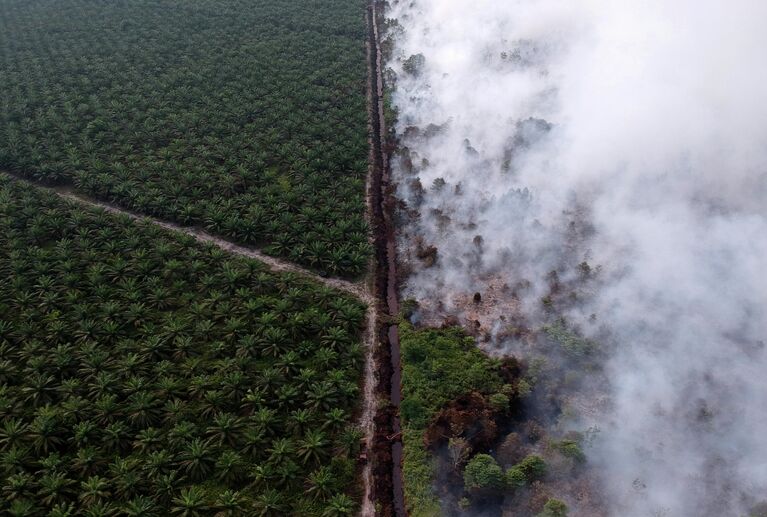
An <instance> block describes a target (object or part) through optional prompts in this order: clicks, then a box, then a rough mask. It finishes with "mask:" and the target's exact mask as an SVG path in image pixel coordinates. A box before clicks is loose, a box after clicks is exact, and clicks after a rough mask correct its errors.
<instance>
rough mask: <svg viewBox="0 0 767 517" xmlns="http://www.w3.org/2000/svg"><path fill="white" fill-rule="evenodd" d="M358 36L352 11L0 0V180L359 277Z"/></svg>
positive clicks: (352, 6) (359, 4)
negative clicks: (17, 180) (53, 190)
mask: <svg viewBox="0 0 767 517" xmlns="http://www.w3.org/2000/svg"><path fill="white" fill-rule="evenodd" d="M364 31H365V23H364V1H363V0H328V1H324V2H319V1H301V2H295V1H292V0H261V1H258V2H254V1H252V0H231V1H222V0H131V1H110V2H104V1H100V0H37V1H34V2H30V1H27V0H2V1H0V77H2V83H3V88H2V94H1V95H0V169H5V170H8V171H11V172H14V173H16V174H21V175H24V176H26V177H28V178H30V179H34V180H37V181H42V182H46V183H51V184H62V183H66V184H73V185H74V186H75V187H76V188H77V189H78V190H79V191H80V192H82V193H85V194H89V195H92V196H94V197H97V198H99V199H102V200H107V201H110V202H113V203H116V204H118V205H120V206H123V207H126V208H129V209H132V210H135V211H138V212H141V213H144V214H148V215H151V216H156V217H160V218H163V219H168V220H173V221H176V222H179V223H183V224H188V225H195V226H200V227H204V228H205V229H206V230H208V231H209V232H211V233H214V234H217V235H221V236H224V237H227V238H230V239H232V240H235V241H237V242H240V243H244V244H255V245H259V246H264V247H265V251H266V252H268V253H270V254H273V255H278V256H283V257H286V258H289V259H290V260H292V261H294V262H297V263H300V264H303V265H306V266H309V267H312V268H313V269H315V270H317V271H319V272H326V273H328V274H334V275H344V276H357V275H359V274H361V273H362V272H363V271H364V270H365V268H366V265H367V261H368V257H369V254H370V251H369V244H368V237H367V228H366V223H365V220H364V181H365V174H366V172H367V152H368V149H367V113H366V107H365V102H366V101H365V84H366V83H365V80H366V79H365V78H366V68H365V47H364V40H365V32H364Z"/></svg>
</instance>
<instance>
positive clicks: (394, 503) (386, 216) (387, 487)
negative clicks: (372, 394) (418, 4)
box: [368, 0, 407, 517]
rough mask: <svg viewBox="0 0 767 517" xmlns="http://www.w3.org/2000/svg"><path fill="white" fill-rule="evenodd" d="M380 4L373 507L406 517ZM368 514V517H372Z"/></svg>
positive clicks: (374, 160) (372, 17)
mask: <svg viewBox="0 0 767 517" xmlns="http://www.w3.org/2000/svg"><path fill="white" fill-rule="evenodd" d="M379 5H380V4H379V2H378V1H377V0H370V3H369V5H368V61H369V63H368V71H369V81H370V84H369V107H370V126H371V160H370V162H371V167H372V171H371V175H370V178H371V180H370V184H369V186H368V188H369V191H368V204H369V207H368V210H369V217H370V223H371V226H372V228H373V235H374V242H373V244H374V250H375V260H376V266H375V269H374V271H375V274H374V285H373V289H374V294H375V298H376V302H377V303H378V306H379V314H380V315H385V319H382V320H380V321H379V324H377V325H376V329H377V334H378V335H377V337H378V345H377V347H376V348H375V364H376V367H377V369H378V379H377V380H378V383H377V385H376V391H377V393H378V394H379V396H380V397H381V399H383V400H388V404H386V405H385V406H384V407H381V408H379V409H378V412H377V414H376V416H375V429H374V434H373V443H372V448H371V453H372V462H371V463H372V466H371V468H372V481H373V483H372V493H371V497H372V501H374V502H375V504H376V506H377V508H376V511H375V514H376V515H380V516H383V517H390V516H394V517H404V516H406V515H407V511H406V508H405V497H404V484H403V477H402V429H401V425H400V417H399V407H400V402H401V400H402V393H401V389H402V388H401V384H402V375H401V365H400V348H399V331H398V328H397V324H396V321H397V318H398V317H399V297H398V293H397V255H396V251H397V248H396V234H395V228H394V222H393V217H392V214H393V212H394V197H393V185H392V183H391V176H390V168H389V150H388V146H387V131H386V119H385V116H384V84H383V72H382V67H383V62H382V55H381V47H380V37H379V30H378V28H379V23H380V18H379V16H381V13H380V12H379ZM372 514H373V513H370V514H369V515H372Z"/></svg>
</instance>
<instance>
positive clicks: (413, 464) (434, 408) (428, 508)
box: [399, 322, 503, 517]
mask: <svg viewBox="0 0 767 517" xmlns="http://www.w3.org/2000/svg"><path fill="white" fill-rule="evenodd" d="M399 332H400V343H401V347H402V395H403V400H402V406H401V415H402V425H403V430H404V431H403V441H404V451H405V452H404V466H403V475H404V478H405V498H406V502H407V505H408V511H409V514H410V515H411V516H414V517H427V516H437V515H440V504H439V500H438V499H437V497H436V495H435V494H434V491H433V488H432V480H433V466H432V458H431V455H430V453H429V451H428V450H427V449H426V447H425V446H424V440H423V435H424V431H425V429H426V427H427V425H428V423H429V421H430V420H431V419H432V417H434V415H435V414H437V413H438V412H439V410H441V409H442V408H443V407H444V406H445V405H446V404H447V403H448V402H450V401H451V400H453V399H455V398H456V397H458V396H460V395H463V394H466V393H469V392H472V391H477V392H480V393H482V394H485V395H489V394H492V393H496V392H498V391H499V389H500V388H501V387H502V385H503V380H502V378H501V377H500V375H499V373H498V368H499V363H498V361H496V360H494V359H491V358H489V357H488V356H486V355H485V354H484V353H482V352H481V351H480V350H479V349H478V348H477V346H476V344H475V341H474V339H473V338H471V337H469V336H467V335H466V334H465V332H464V331H463V330H462V329H460V328H455V327H454V328H445V329H415V328H414V327H413V326H412V325H410V324H409V323H407V322H403V323H401V324H400V327H399Z"/></svg>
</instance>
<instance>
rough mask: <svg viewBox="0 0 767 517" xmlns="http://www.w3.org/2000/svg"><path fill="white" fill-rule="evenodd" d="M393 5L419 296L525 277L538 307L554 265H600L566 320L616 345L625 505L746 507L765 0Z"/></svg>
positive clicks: (752, 447)
mask: <svg viewBox="0 0 767 517" xmlns="http://www.w3.org/2000/svg"><path fill="white" fill-rule="evenodd" d="M388 16H389V17H390V18H392V19H396V20H397V23H398V24H399V27H394V28H393V29H392V30H391V31H390V33H391V34H392V35H393V41H394V50H393V56H392V59H391V60H390V63H389V64H390V66H391V67H392V68H393V69H394V71H395V72H396V74H397V82H396V90H395V93H394V104H395V106H396V108H397V109H398V111H399V121H398V127H397V131H398V134H399V135H400V137H401V142H402V145H403V146H405V147H407V149H408V150H409V151H410V157H409V159H402V160H399V161H395V166H394V169H395V170H394V172H395V176H396V178H397V179H398V180H399V182H400V189H399V194H400V196H401V197H402V198H403V199H404V200H405V201H407V203H408V205H409V206H410V207H412V208H416V207H417V209H418V212H419V213H420V218H419V219H418V221H416V222H413V223H412V224H410V226H408V227H406V228H405V234H406V236H407V237H406V238H405V240H404V241H403V252H402V254H403V256H407V255H408V252H409V250H408V249H407V246H409V245H410V243H411V241H410V240H408V239H409V237H411V236H419V235H420V236H423V237H424V239H425V241H426V242H427V243H429V244H434V245H436V247H437V248H438V250H439V251H438V256H439V259H438V261H437V263H436V265H435V266H434V267H419V266H416V267H415V269H414V271H413V273H412V275H411V277H410V278H409V279H408V283H407V288H406V293H405V295H406V296H407V295H409V296H413V297H415V298H417V299H419V300H421V301H424V302H425V303H428V302H429V301H430V300H442V301H443V302H444V305H445V307H447V310H448V311H450V310H454V311H456V312H460V311H461V310H462V308H461V306H460V304H458V303H457V302H456V300H455V293H456V292H462V291H474V290H477V291H480V290H483V289H484V288H487V287H488V286H486V285H485V286H483V285H480V284H481V283H482V281H485V282H489V281H490V280H488V279H491V278H492V279H497V278H498V277H500V278H502V280H503V281H504V282H507V283H508V284H509V285H514V284H516V283H518V282H520V281H521V280H529V281H532V282H533V287H532V289H530V290H529V294H528V295H527V298H525V297H524V296H523V299H522V303H523V305H524V310H525V311H526V312H527V313H528V314H534V313H535V312H536V310H537V309H536V307H537V302H538V300H539V299H540V296H541V295H542V293H544V292H545V289H546V288H545V285H543V282H541V280H542V279H543V278H544V276H545V274H546V273H547V272H548V271H550V270H552V269H562V267H561V266H562V265H563V264H566V265H570V266H573V265H575V264H578V263H579V262H581V261H583V260H588V262H590V263H592V264H600V265H601V266H602V273H601V274H602V285H601V286H600V288H599V289H598V290H597V292H596V293H594V296H593V297H592V299H590V300H589V301H588V302H584V304H583V305H581V306H579V307H578V308H577V309H576V310H574V311H573V314H570V317H571V318H575V319H578V318H580V319H581V320H582V321H583V322H585V321H586V320H587V318H586V317H585V316H587V315H590V314H592V313H595V314H596V315H597V318H598V321H599V323H601V324H602V325H605V326H607V327H609V329H610V331H611V333H612V335H613V336H614V339H615V342H616V343H617V346H616V349H615V351H614V352H613V353H612V355H611V358H610V360H609V362H608V364H607V365H606V368H607V372H608V377H609V380H610V384H611V386H612V391H611V393H610V395H611V402H612V404H611V406H610V407H611V410H609V411H606V412H604V413H602V414H600V415H598V416H597V419H596V423H597V424H598V425H599V427H600V428H601V429H602V433H601V440H599V441H598V442H597V445H596V449H595V450H593V451H592V458H593V459H592V461H593V462H595V463H596V464H598V465H599V466H600V468H601V469H602V470H603V473H604V476H603V479H604V480H606V481H605V483H604V489H605V491H606V493H607V495H608V499H609V501H610V505H611V506H610V515H616V516H627V517H633V516H648V515H668V516H729V515H733V516H739V515H743V514H745V513H746V512H747V511H748V510H747V509H748V508H749V507H750V506H751V505H753V504H754V503H755V502H756V501H758V500H760V499H765V498H767V376H766V375H765V373H767V355H765V354H766V353H767V352H765V350H764V348H765V346H764V343H763V341H765V340H767V276H765V269H767V58H766V57H765V50H767V30H765V21H767V2H764V1H763V0H733V1H730V2H723V1H721V0H696V1H693V0H675V1H669V0H644V1H641V2H638V1H629V0H506V1H498V0H475V1H472V2H466V1H463V0H416V1H414V2H394V3H392V5H391V9H390V11H389V13H388ZM414 55H422V56H423V60H422V61H421V60H419V59H418V58H416V59H408V58H409V57H410V56H414ZM413 127H416V128H419V130H418V131H414V130H413V129H412V128H413ZM409 161H412V165H411V164H410V163H409ZM414 177H418V178H419V179H420V182H421V184H422V185H423V188H424V189H425V192H423V193H420V192H419V191H418V188H417V187H413V184H412V182H411V180H412V178H414ZM438 178H441V179H443V180H444V181H445V186H443V187H439V184H437V185H436V186H435V187H432V184H433V183H434V181H435V180H438ZM420 198H422V200H419V199H420ZM572 219H585V220H587V222H588V223H589V224H590V225H592V226H593V230H594V232H593V234H590V235H589V236H588V237H584V236H583V235H581V236H580V237H578V238H574V237H573V235H572V234H571V233H569V232H568V230H567V222H568V221H570V220H572ZM477 235H481V236H482V243H481V245H478V244H477V243H476V241H475V237H476V236H477ZM574 240H576V241H578V244H573V242H574ZM494 281H495V280H494ZM451 304H452V305H451ZM581 314H582V315H583V317H582V318H581V317H580V315H581ZM588 328H589V327H588V326H586V325H584V328H583V330H585V331H588Z"/></svg>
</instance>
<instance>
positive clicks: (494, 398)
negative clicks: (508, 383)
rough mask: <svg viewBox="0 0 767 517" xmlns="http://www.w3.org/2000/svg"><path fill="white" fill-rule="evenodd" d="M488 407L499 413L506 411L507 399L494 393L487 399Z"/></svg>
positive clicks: (500, 394)
mask: <svg viewBox="0 0 767 517" xmlns="http://www.w3.org/2000/svg"><path fill="white" fill-rule="evenodd" d="M488 401H489V402H490V406H491V407H492V408H493V409H494V410H496V411H499V412H502V411H507V410H508V409H509V397H507V396H506V395H504V394H503V393H494V394H492V395H490V398H489V399H488Z"/></svg>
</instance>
